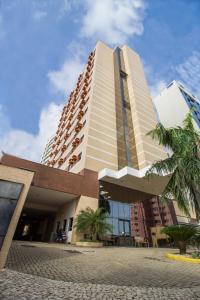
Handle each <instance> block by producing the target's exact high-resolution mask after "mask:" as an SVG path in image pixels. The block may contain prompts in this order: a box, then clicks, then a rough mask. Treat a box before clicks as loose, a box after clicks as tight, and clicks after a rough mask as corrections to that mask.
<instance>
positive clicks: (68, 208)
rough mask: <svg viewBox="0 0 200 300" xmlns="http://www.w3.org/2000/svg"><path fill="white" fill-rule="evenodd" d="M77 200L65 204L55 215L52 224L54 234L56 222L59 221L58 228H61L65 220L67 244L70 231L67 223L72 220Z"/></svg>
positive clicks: (70, 234) (69, 238)
mask: <svg viewBox="0 0 200 300" xmlns="http://www.w3.org/2000/svg"><path fill="white" fill-rule="evenodd" d="M76 205H77V200H72V201H70V202H68V203H66V204H65V205H64V206H63V207H61V208H60V210H59V211H58V212H57V214H56V218H55V224H54V233H56V227H57V222H58V221H60V228H63V223H64V220H65V219H67V226H66V232H67V242H68V243H71V237H72V230H70V231H69V221H70V218H74V215H75V211H76Z"/></svg>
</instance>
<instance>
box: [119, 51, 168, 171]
mask: <svg viewBox="0 0 200 300" xmlns="http://www.w3.org/2000/svg"><path fill="white" fill-rule="evenodd" d="M122 51H123V56H124V63H125V70H126V72H127V74H128V77H127V85H128V91H129V99H130V106H131V115H132V122H133V131H134V144H135V146H134V147H135V148H134V149H132V150H134V152H135V157H133V159H134V160H135V161H137V163H138V169H142V168H144V167H146V166H148V165H151V164H152V163H153V162H154V161H156V160H160V159H162V158H165V157H166V153H165V151H164V149H163V148H161V147H160V146H159V145H158V143H156V142H155V141H153V140H152V139H151V138H150V137H147V136H146V134H147V133H148V132H149V131H150V130H151V129H154V128H155V126H156V124H157V122H158V120H157V117H156V113H155V111H154V107H153V103H152V100H151V96H150V92H149V89H148V85H147V82H146V79H145V74H144V70H143V66H142V63H141V60H140V57H139V55H138V54H137V53H136V52H134V51H133V50H132V49H130V48H129V47H127V46H123V47H122Z"/></svg>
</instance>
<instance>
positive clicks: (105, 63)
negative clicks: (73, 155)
mask: <svg viewBox="0 0 200 300" xmlns="http://www.w3.org/2000/svg"><path fill="white" fill-rule="evenodd" d="M88 126H89V131H88V139H87V148H86V161H85V168H88V169H91V170H95V171H99V170H101V169H103V168H111V169H113V170H117V169H118V158H117V130H116V108H115V78H114V61H113V49H111V48H109V47H108V46H106V45H105V44H103V43H102V42H98V43H97V46H96V51H95V64H94V70H93V81H92V91H91V104H90V111H89V119H88Z"/></svg>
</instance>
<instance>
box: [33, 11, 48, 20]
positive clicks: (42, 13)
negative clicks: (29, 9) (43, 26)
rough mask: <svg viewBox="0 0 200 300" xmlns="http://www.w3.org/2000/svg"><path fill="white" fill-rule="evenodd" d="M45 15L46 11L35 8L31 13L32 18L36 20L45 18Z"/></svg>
mask: <svg viewBox="0 0 200 300" xmlns="http://www.w3.org/2000/svg"><path fill="white" fill-rule="evenodd" d="M46 16H47V12H46V11H42V10H37V11H35V12H34V14H33V19H34V20H36V21H40V20H42V19H44V18H46Z"/></svg>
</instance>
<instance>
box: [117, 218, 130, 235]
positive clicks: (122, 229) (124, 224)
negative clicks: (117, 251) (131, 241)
mask: <svg viewBox="0 0 200 300" xmlns="http://www.w3.org/2000/svg"><path fill="white" fill-rule="evenodd" d="M118 225H119V235H124V236H130V235H131V230H130V221H128V220H121V219H119V223H118Z"/></svg>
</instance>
